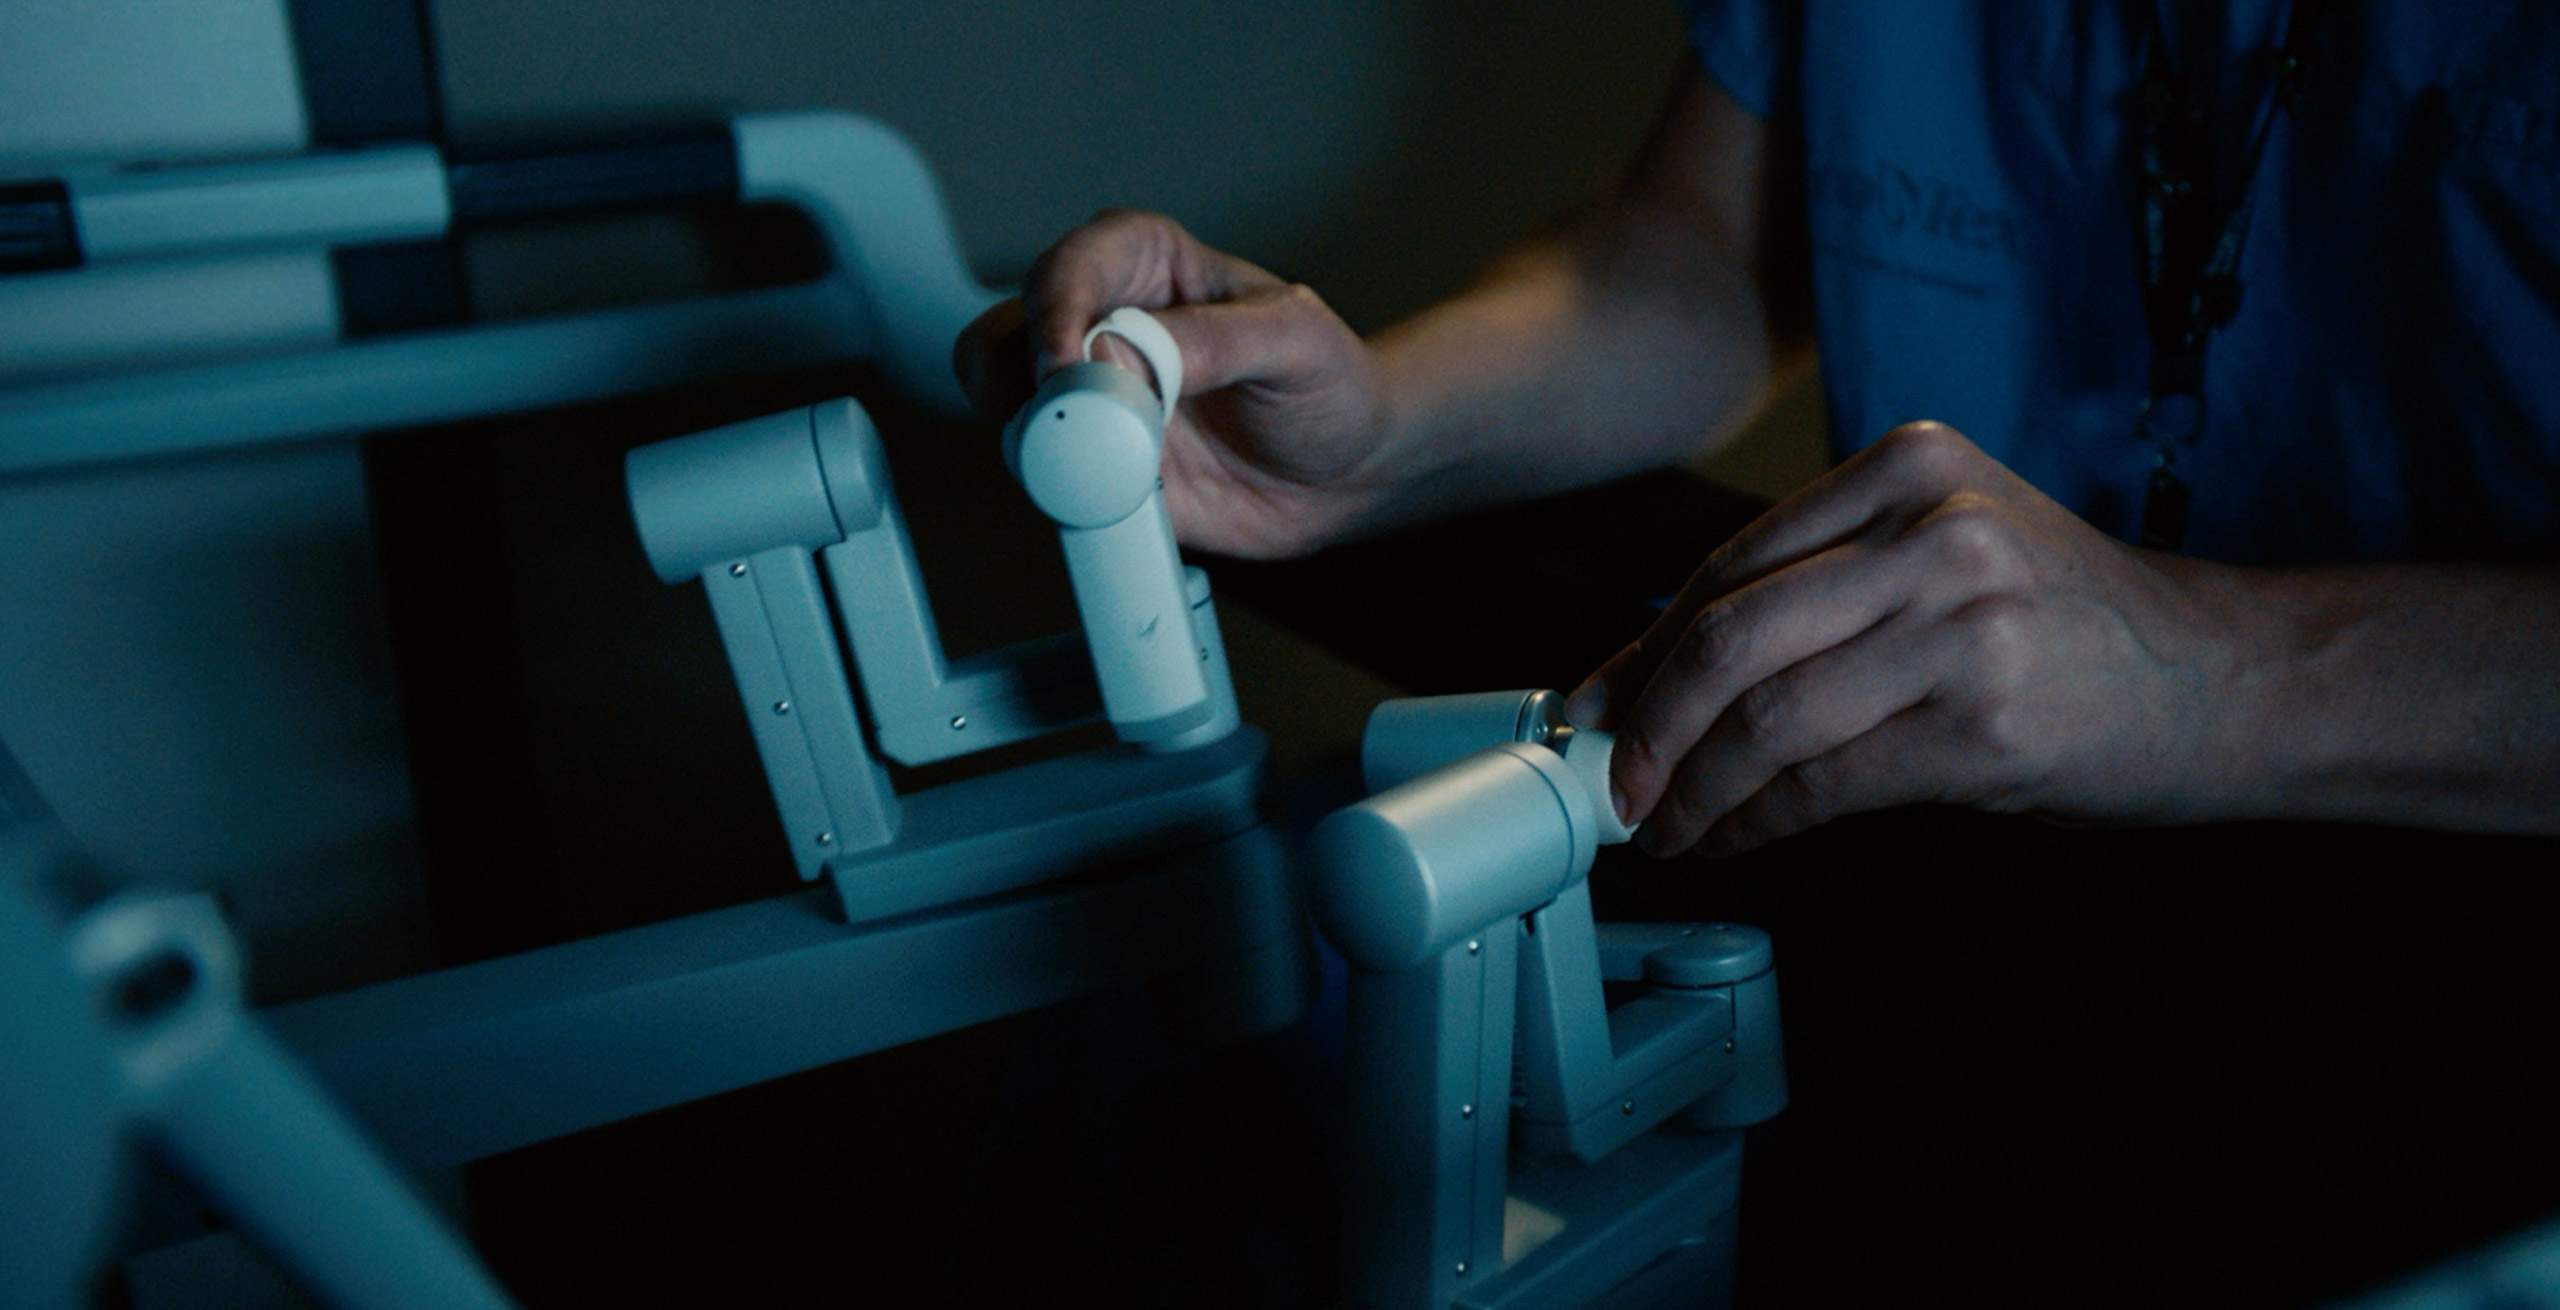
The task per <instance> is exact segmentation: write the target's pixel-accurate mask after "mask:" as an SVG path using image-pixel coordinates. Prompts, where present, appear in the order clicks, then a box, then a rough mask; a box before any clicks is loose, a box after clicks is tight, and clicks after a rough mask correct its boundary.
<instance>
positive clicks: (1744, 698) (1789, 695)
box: [1732, 678, 1804, 746]
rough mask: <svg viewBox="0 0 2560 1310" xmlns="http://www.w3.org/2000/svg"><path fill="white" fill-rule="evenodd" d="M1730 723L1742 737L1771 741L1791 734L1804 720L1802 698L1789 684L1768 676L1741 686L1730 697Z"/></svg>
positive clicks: (1781, 740)
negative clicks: (1736, 694) (1735, 695)
mask: <svg viewBox="0 0 2560 1310" xmlns="http://www.w3.org/2000/svg"><path fill="white" fill-rule="evenodd" d="M1732 714H1733V722H1734V726H1735V727H1736V728H1738V729H1740V730H1741V732H1742V736H1743V737H1744V739H1745V740H1748V741H1751V742H1754V743H1758V744H1761V745H1763V746H1766V745H1773V744H1776V743H1781V742H1785V741H1788V740H1790V739H1791V738H1792V734H1793V733H1794V732H1795V730H1796V728H1797V726H1798V725H1799V724H1801V723H1802V722H1803V720H1804V698H1803V697H1802V696H1800V695H1798V694H1797V693H1796V690H1795V688H1794V687H1793V686H1791V685H1789V684H1788V683H1786V682H1783V681H1780V680H1778V679H1774V678H1773V679H1769V680H1766V681H1763V682H1758V683H1754V684H1752V685H1751V686H1750V687H1748V688H1745V689H1744V690H1743V693H1742V694H1741V695H1740V696H1737V697H1735V698H1734V701H1733V710H1732Z"/></svg>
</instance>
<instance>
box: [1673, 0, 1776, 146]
mask: <svg viewBox="0 0 2560 1310" xmlns="http://www.w3.org/2000/svg"><path fill="white" fill-rule="evenodd" d="M1680 8H1681V10H1682V12H1683V13H1684V14H1685V15H1686V16H1687V18H1688V22H1689V44H1690V45H1691V46H1692V47H1693V48H1695V49H1696V50H1697V52H1698V62H1699V64H1701V65H1702V66H1704V67H1705V69H1706V70H1707V76H1709V77H1712V78H1714V79H1715V80H1716V83H1717V85H1719V86H1722V87H1723V88H1724V90H1725V94H1727V95H1729V96H1732V97H1733V98H1734V100H1735V101H1736V102H1737V103H1739V104H1740V105H1741V106H1742V107H1743V108H1745V109H1748V110H1750V111H1751V112H1752V113H1755V114H1758V115H1759V116H1761V117H1762V118H1793V117H1794V116H1795V109H1796V95H1795V91H1796V63H1797V60H1796V46H1797V42H1796V30H1795V29H1796V25H1797V22H1798V19H1799V13H1798V11H1797V7H1796V0H1680Z"/></svg>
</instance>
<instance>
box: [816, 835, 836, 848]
mask: <svg viewBox="0 0 2560 1310" xmlns="http://www.w3.org/2000/svg"><path fill="white" fill-rule="evenodd" d="M818 844H819V845H821V846H833V845H835V844H836V835H835V834H834V833H832V832H822V833H819V834H818Z"/></svg>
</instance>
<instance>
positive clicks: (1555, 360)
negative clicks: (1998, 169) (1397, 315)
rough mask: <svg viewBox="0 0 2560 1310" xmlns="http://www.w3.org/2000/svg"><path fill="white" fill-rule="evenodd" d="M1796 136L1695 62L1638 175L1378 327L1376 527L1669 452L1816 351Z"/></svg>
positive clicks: (1536, 491) (1702, 440)
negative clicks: (1423, 307) (1454, 290)
mask: <svg viewBox="0 0 2560 1310" xmlns="http://www.w3.org/2000/svg"><path fill="white" fill-rule="evenodd" d="M1797 151H1798V147H1797V145H1796V143H1795V142H1794V140H1793V139H1792V138H1791V137H1788V136H1786V135H1784V134H1783V133H1776V132H1772V131H1770V130H1769V128H1768V127H1767V125H1766V124H1765V123H1763V122H1762V121H1761V120H1760V119H1758V118H1756V117H1754V116H1753V115H1752V114H1751V113H1750V112H1749V111H1748V110H1745V109H1744V108H1742V107H1741V106H1740V105H1738V104H1736V103H1735V102H1734V101H1733V100H1732V99H1731V98H1730V97H1728V96H1726V95H1725V94H1724V92H1723V91H1722V90H1720V89H1718V88H1717V87H1716V85H1715V84H1714V83H1713V82H1711V81H1709V80H1707V78H1706V77H1705V76H1703V75H1702V74H1700V73H1699V72H1698V71H1697V70H1696V69H1694V68H1693V69H1690V70H1688V71H1687V72H1686V73H1684V74H1683V75H1682V78H1681V80H1680V82H1679V83H1678V84H1677V85H1675V86H1674V87H1673V88H1672V91H1671V94H1670V96H1669V98H1668V99H1667V101H1666V102H1665V104H1664V106H1663V112H1662V114H1661V116H1660V118H1658V119H1657V120H1656V122H1655V124H1654V127H1653V132H1652V134H1651V136H1650V137H1649V138H1648V139H1647V141H1646V142H1645V144H1644V146H1643V148H1642V149H1641V150H1639V151H1638V152H1637V155H1636V158H1635V160H1634V162H1633V164H1632V165H1631V166H1630V167H1629V168H1628V170H1627V173H1626V175H1625V176H1624V177H1623V178H1621V179H1620V180H1619V181H1618V183H1617V184H1616V185H1615V186H1613V187H1612V188H1610V189H1609V191H1608V192H1607V193H1605V194H1604V195H1602V196H1601V197H1600V198H1599V199H1598V200H1597V201H1595V202H1594V203H1593V204H1592V205H1591V206H1589V207H1588V208H1587V209H1585V210H1584V211H1582V212H1581V213H1580V214H1579V215H1577V216H1576V217H1575V218H1574V219H1572V220H1571V221H1569V222H1565V223H1560V224H1557V225H1555V226H1553V227H1551V228H1549V229H1548V230H1546V231H1545V232H1542V233H1540V234H1538V235H1537V236H1535V237H1533V238H1531V239H1530V240H1529V241H1527V242H1525V243H1523V244H1522V245H1520V246H1519V247H1517V248H1515V249H1513V250H1512V251H1511V252H1510V253H1509V254H1508V255H1506V256H1504V257H1503V258H1502V259H1501V260H1499V261H1497V262H1496V263H1495V264H1494V266H1493V267H1492V268H1491V269H1489V270H1487V271H1486V273H1485V275H1484V276H1483V277H1482V278H1480V279H1479V280H1478V281H1477V282H1476V284H1475V285H1474V286H1472V287H1470V288H1469V289H1468V290H1467V291H1465V292H1464V293H1462V294H1460V295H1459V296H1457V297H1456V298H1455V299H1452V300H1450V301H1448V302H1446V303H1444V304H1442V305H1439V306H1437V307H1436V308H1433V309H1431V310H1429V311H1426V312H1424V313H1423V314H1420V315H1418V316H1416V317H1415V318H1413V319H1411V320H1408V321H1406V322H1404V323H1401V324H1398V325H1397V326H1395V327H1393V328H1390V329H1388V330H1387V331H1385V332H1383V333H1380V334H1379V335H1378V337H1377V338H1376V340H1375V341H1374V343H1373V344H1374V345H1375V347H1376V350H1377V355H1378V358H1379V360H1380V363H1381V366H1382V374H1383V380H1382V390H1383V396H1382V398H1381V410H1382V425H1383V430H1382V432H1381V433H1380V441H1379V443H1378V445H1377V447H1376V449H1375V453H1374V456H1373V458H1372V461H1371V468H1370V470H1369V472H1370V473H1371V475H1372V477H1373V480H1372V484H1371V485H1372V486H1373V487H1374V488H1376V489H1377V492H1376V494H1377V501H1376V504H1375V506H1374V508H1373V510H1372V511H1371V512H1370V513H1369V514H1367V515H1365V516H1364V517H1365V519H1366V522H1364V523H1362V524H1361V525H1359V526H1360V527H1361V528H1363V529H1365V530H1369V531H1374V530H1377V529H1378V528H1381V527H1386V526H1392V525H1393V524H1395V523H1398V522H1407V521H1411V520H1413V519H1416V518H1422V517H1427V516H1429V515H1431V514H1435V513H1445V512H1447V511H1450V510H1455V509H1462V508H1465V507H1468V506H1472V505H1481V504H1486V503H1490V502H1494V501H1499V500H1514V499H1520V498H1523V497H1527V496H1535V495H1541V494H1546V493H1550V492H1555V491H1561V490H1564V489H1566V488H1568V487H1574V486H1580V485H1583V484H1587V483H1592V482H1598V481H1602V480H1604V479H1607V478H1611V477H1615V476H1618V475H1621V474H1626V473H1632V472H1636V471H1638V470H1641V469H1645V468H1650V467H1655V466H1658V465H1662V464H1668V463H1671V462H1674V461H1676V460H1679V459H1681V458H1684V457H1686V456H1689V455H1692V454H1695V453H1697V452H1698V451H1699V450H1700V449H1701V448H1703V447H1706V446H1708V445H1711V444H1712V443H1713V442H1714V441H1716V440H1717V439H1719V438H1721V437H1722V436H1725V435H1729V434H1730V433H1732V432H1734V431H1736V430H1738V429H1739V428H1740V427H1741V426H1742V424H1743V422H1744V421H1746V420H1747V419H1748V418H1749V417H1750V416H1751V415H1752V414H1753V413H1754V412H1756V411H1757V410H1758V408H1759V406H1760V405H1761V403H1762V402H1763V401H1764V400H1765V398H1766V397H1767V396H1768V394H1769V393H1770V392H1771V391H1772V390H1773V387H1774V384H1775V383H1776V382H1778V381H1780V380H1782V379H1783V378H1784V377H1785V376H1786V375H1787V374H1788V373H1789V372H1790V371H1792V370H1793V369H1795V368H1798V367H1800V366H1802V365H1803V364H1804V363H1805V362H1807V361H1809V359H1810V358H1811V353H1812V349H1811V328H1810V311H1809V309H1808V304H1807V302H1808V301H1809V299H1810V291H1809V289H1808V278H1807V274H1806V265H1805V262H1804V260H1803V252H1802V244H1803V228H1804V222H1803V213H1802V189H1801V186H1800V185H1799V183H1798V173H1799V170H1798V168H1797V164H1796V154H1797Z"/></svg>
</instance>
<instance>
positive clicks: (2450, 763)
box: [2209, 565, 2560, 833]
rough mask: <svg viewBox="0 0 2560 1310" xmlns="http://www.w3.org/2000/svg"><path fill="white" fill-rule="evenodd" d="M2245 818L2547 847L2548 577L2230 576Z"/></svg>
mask: <svg viewBox="0 0 2560 1310" xmlns="http://www.w3.org/2000/svg"><path fill="white" fill-rule="evenodd" d="M2209 585H2212V586H2213V587H2214V588H2215V589H2216V590H2217V591H2218V592H2219V593H2220V594H2221V595H2222V596H2223V598H2224V600H2225V602H2226V603H2227V604H2229V605H2230V606H2231V607H2232V611H2231V612H2232V613H2234V614H2235V615H2237V616H2240V617H2238V618H2237V619H2236V622H2237V624H2238V626H2239V630H2240V631H2242V632H2243V633H2244V638H2243V640H2242V642H2241V643H2240V645H2239V649H2240V650H2241V652H2242V655H2241V658H2240V659H2239V660H2238V661H2237V662H2236V663H2235V664H2234V666H2233V669H2232V675H2231V677H2232V687H2233V690H2234V703H2235V705H2236V706H2237V708H2238V712H2237V713H2236V714H2234V715H2232V716H2231V717H2230V720H2229V721H2230V723H2231V724H2232V725H2233V726H2234V729H2235V731H2234V732H2233V733H2232V740H2231V742H2230V743H2229V745H2228V747H2227V753H2228V756H2229V757H2230V758H2231V759H2233V760H2235V761H2236V762H2237V763H2238V765H2239V769H2238V770H2237V776H2240V777H2243V778H2246V779H2249V780H2250V781H2248V782H2245V783H2244V784H2243V785H2242V786H2241V787H2240V788H2239V789H2238V790H2237V794H2236V795H2235V796H2234V798H2233V799H2234V800H2235V801H2236V802H2238V804H2237V805H2236V806H2235V808H2236V809H2238V810H2239V811H2240V812H2242V813H2255V814H2262V815H2268V816H2276V817H2299V818H2323V819H2357V820H2371V821H2378V822H2392V823H2408V824H2417V825H2422V826H2429V827H2444V828H2464V829H2478V830H2493V831H2511V832H2542V833H2553V832H2560V573H2554V572H2553V571H2551V570H2548V569H2531V568H2501V567H2485V566H2470V567H2445V566H2423V565H2377V566H2369V567H2354V568H2338V569H2320V570H2304V571H2299V572H2295V571H2275V572H2266V573H2259V572H2256V571H2242V570H2227V571H2223V572H2222V575H2221V576H2220V577H2219V578H2217V579H2214V580H2213V581H2212V582H2211V583H2210V584H2209Z"/></svg>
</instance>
